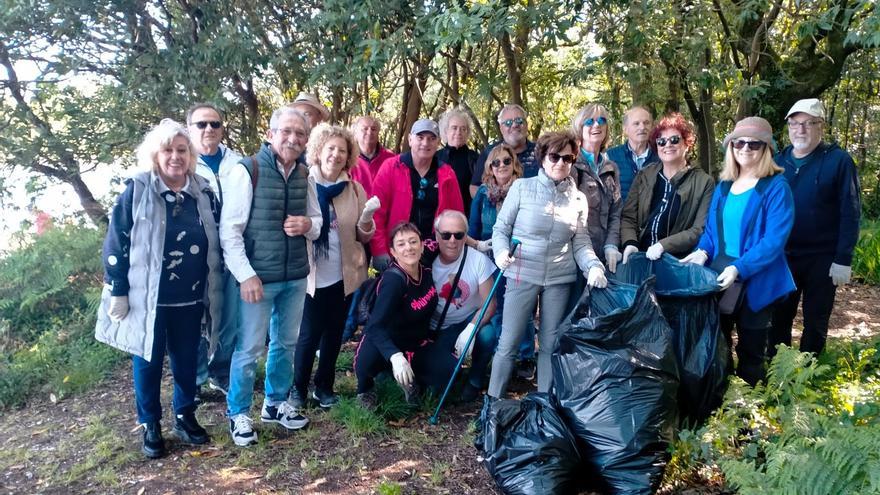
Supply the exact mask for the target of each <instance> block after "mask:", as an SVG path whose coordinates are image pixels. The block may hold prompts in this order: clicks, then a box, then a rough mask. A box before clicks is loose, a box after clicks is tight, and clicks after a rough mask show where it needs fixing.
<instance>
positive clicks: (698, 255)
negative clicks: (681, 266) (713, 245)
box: [679, 249, 709, 266]
mask: <svg viewBox="0 0 880 495" xmlns="http://www.w3.org/2000/svg"><path fill="white" fill-rule="evenodd" d="M707 261H709V255H708V254H706V251H703V250H702V249H697V250H696V251H694V252H693V253H691V254H689V255H687V256H685V257H684V258H682V259H681V260H679V263H693V264H695V265H700V266H703V265H705V264H706V262H707Z"/></svg>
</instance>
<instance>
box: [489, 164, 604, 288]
mask: <svg viewBox="0 0 880 495" xmlns="http://www.w3.org/2000/svg"><path fill="white" fill-rule="evenodd" d="M587 209H588V207H587V198H586V197H585V196H584V193H582V192H580V191H578V190H577V187H575V184H574V179H573V178H571V177H566V178H565V179H564V180H562V181H561V182H560V183H559V184H558V185H557V184H554V182H553V180H552V179H550V178H549V177H547V174H545V173H544V171H543V170H541V171H539V172H538V176H537V177H532V178H529V179H517V180H516V181H514V183H513V185H511V186H510V192H508V193H507V198H506V199H505V200H504V205H503V206H502V207H501V211H499V212H498V219H497V220H496V221H495V227H494V228H493V230H492V249H493V250H494V252H495V253H501V252H502V251H504V250H510V239H511V238H514V239H519V240H520V241H521V242H522V245H521V246H520V247H519V248H518V249H517V251H516V253H514V254H513V256H514V258H516V261H515V262H514V263H513V265H511V267H510V268H508V271H509V272H510V273H512V274H513V275H511V278H516V279H520V280H524V281H526V282H528V283H531V284H535V285H540V286H548V285H556V284H565V283H570V282H574V280H575V276H576V275H577V270H578V267H580V269H581V270H582V271H587V270H589V269H590V267H592V266H599V267H602V262H601V261H599V258H597V257H596V253H595V252H594V251H593V245H592V243H591V242H590V235H589V233H588V232H587ZM575 260H577V264H575Z"/></svg>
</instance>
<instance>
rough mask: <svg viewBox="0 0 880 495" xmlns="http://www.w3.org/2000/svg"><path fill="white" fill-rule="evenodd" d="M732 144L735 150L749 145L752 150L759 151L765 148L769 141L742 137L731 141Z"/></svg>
mask: <svg viewBox="0 0 880 495" xmlns="http://www.w3.org/2000/svg"><path fill="white" fill-rule="evenodd" d="M730 145H731V146H733V149H735V150H741V149H743V148H745V147H746V146H748V147H749V149H750V150H752V151H758V150H760V149H763V148H764V146H767V143H765V142H764V141H744V140H742V139H739V140H736V141H734V142H732V143H730Z"/></svg>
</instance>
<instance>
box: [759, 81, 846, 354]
mask: <svg viewBox="0 0 880 495" xmlns="http://www.w3.org/2000/svg"><path fill="white" fill-rule="evenodd" d="M786 118H787V119H788V136H789V138H790V139H791V145H789V146H788V147H786V148H785V149H784V150H782V152H781V153H779V154H777V155H776V157H775V160H776V163H777V164H779V165H780V166H781V167H784V168H785V178H786V179H787V180H788V183H789V185H790V186H791V191H792V193H793V195H794V211H795V218H794V227H793V228H792V229H791V236H790V237H789V238H788V243H787V245H786V247H785V254H786V256H787V259H788V265H789V268H790V269H791V273H792V275H793V276H794V281H795V284H796V285H797V290H796V291H795V292H793V293H792V294H790V295H789V297H788V298H786V299H784V300H783V301H782V302H781V303H780V304H779V306H778V307H777V309H776V313H775V315H774V317H773V329H772V331H771V334H770V342H769V344H770V353H771V355H772V354H773V353H774V352H775V349H776V345H777V344H786V345H791V325H792V321H793V320H794V317H795V314H797V307H798V302H799V300H800V298H801V294H803V298H804V304H803V314H804V333H803V336H802V337H801V346H800V350H801V351H805V352H812V353H815V354H818V353H820V352H822V350H823V349H824V348H825V339H826V336H827V334H828V320H829V318H830V317H831V309H832V308H833V307H834V295H835V291H836V290H837V286H839V285H843V284H846V283H848V282H849V281H850V276H851V273H852V269H851V265H852V257H853V250H854V249H855V245H856V241H857V240H858V237H859V217H860V215H861V201H860V198H859V193H860V188H859V176H858V173H857V172H856V167H855V163H853V159H852V157H851V156H850V155H849V153H847V152H846V151H844V150H842V149H840V148H839V147H838V146H837V145H836V144H833V143H826V142H824V141H823V140H822V136H823V133H824V130H825V106H824V105H823V104H822V102H821V101H819V100H817V99H815V98H810V99H806V100H799V101H798V102H797V103H795V104H794V106H792V107H791V110H789V111H788V114H787V115H786Z"/></svg>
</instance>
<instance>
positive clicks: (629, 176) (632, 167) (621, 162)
mask: <svg viewBox="0 0 880 495" xmlns="http://www.w3.org/2000/svg"><path fill="white" fill-rule="evenodd" d="M606 154H607V155H608V159H609V160H611V161H612V162H614V163H616V164H617V168H618V170H619V171H620V199H621V201H624V202H625V201H626V195H627V194H628V193H629V188H630V186H632V183H633V181H634V180H635V179H636V175H638V173H639V170H641V169H640V168H639V167H637V166H636V162H635V160H633V157H632V152H631V151H630V150H629V145H628V144H627V143H623V144H621V145H620V146H615V147H613V148H611V149H609V150H608V151H607V152H606ZM657 161H660V158H659V157H658V156H657V151H656V150H655V149H654V148H652V147H650V146H648V157H647V158H646V159H645V162H644V163H643V164H642V168H644V166H645V165H647V164H649V163H653V162H657Z"/></svg>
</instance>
